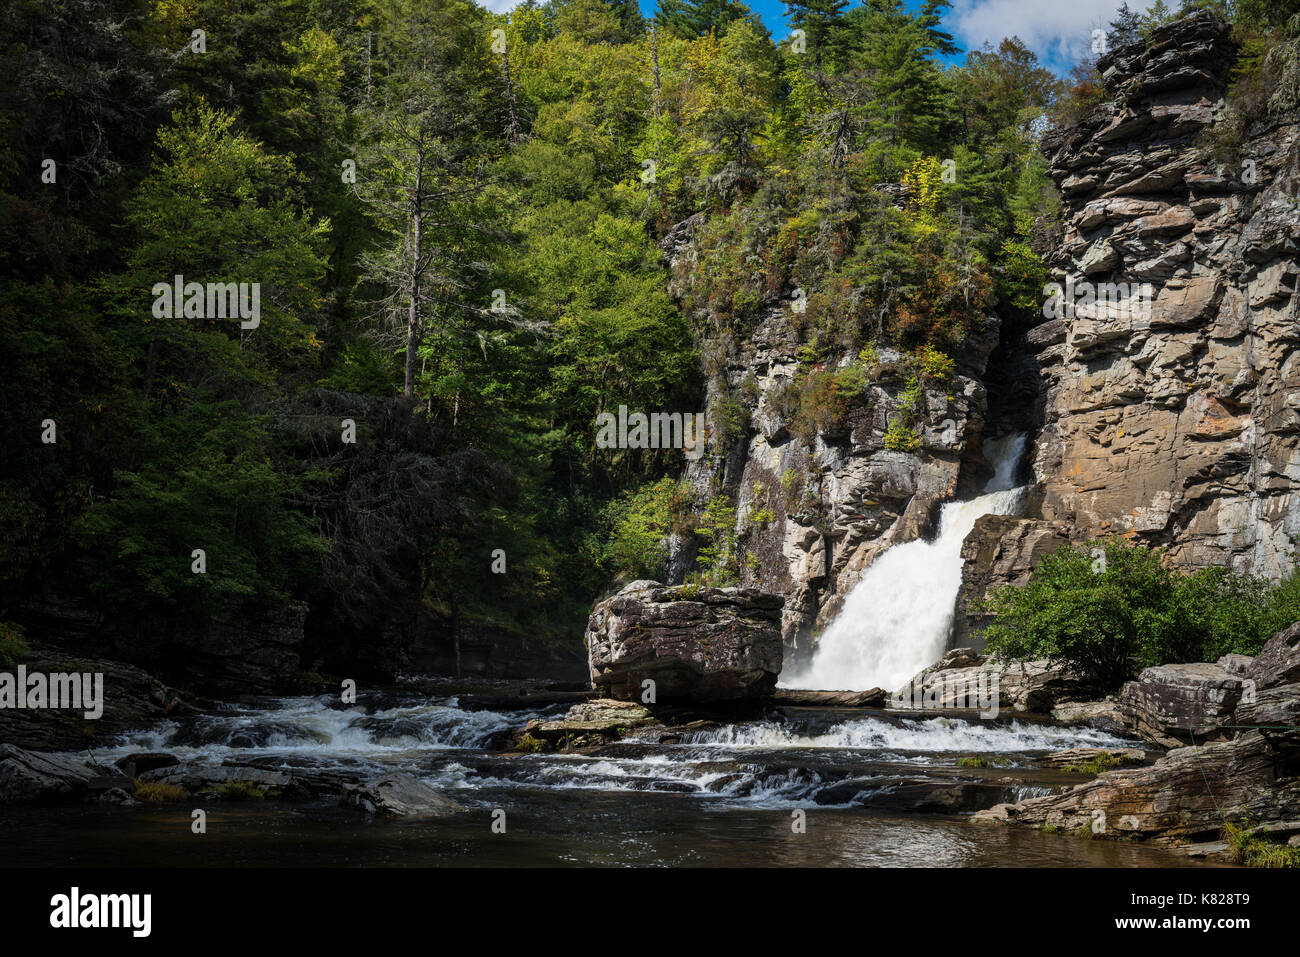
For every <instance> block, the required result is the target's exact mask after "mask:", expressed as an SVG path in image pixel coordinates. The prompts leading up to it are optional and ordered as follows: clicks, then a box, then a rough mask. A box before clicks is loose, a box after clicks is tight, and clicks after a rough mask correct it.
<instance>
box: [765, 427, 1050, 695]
mask: <svg viewBox="0 0 1300 957" xmlns="http://www.w3.org/2000/svg"><path fill="white" fill-rule="evenodd" d="M985 448H986V454H987V455H988V457H989V460H990V462H991V463H992V465H993V467H994V474H993V477H992V478H991V479H990V480H989V481H988V483H987V484H986V485H985V487H984V490H983V492H982V493H981V494H980V495H979V497H978V498H974V499H971V500H970V501H967V502H949V503H947V504H945V505H944V506H943V509H942V511H941V512H940V515H939V531H938V534H937V535H936V536H935V537H934V539H933V540H932V541H925V540H923V539H917V540H915V541H911V542H905V543H903V544H902V545H895V546H894V547H893V548H891V549H889V550H888V551H886V552H885V553H884V554H882V555H881V556H879V557H878V558H877V559H876V560H875V561H874V562H872V563H871V565H870V567H868V568H867V571H866V574H865V575H863V576H862V579H861V580H860V581H859V582H858V583H857V585H855V586H854V587H853V590H852V591H851V592H849V596H848V598H846V599H845V600H844V607H843V608H842V609H841V610H840V613H839V615H838V616H837V617H836V619H835V621H833V622H832V623H831V625H830V627H829V628H827V629H826V631H825V632H824V633H823V634H822V636H821V640H820V641H819V642H818V644H817V649H816V651H815V652H814V655H813V659H812V661H811V662H810V663H809V664H808V666H807V667H806V668H804V669H802V670H800V671H798V672H796V673H793V674H783V675H782V676H781V685H782V686H783V687H787V688H813V689H828V690H832V689H833V690H845V691H865V690H866V689H868V688H876V687H880V688H884V689H885V690H887V691H889V690H893V689H895V688H900V687H902V686H903V684H904V683H905V682H907V681H908V680H910V679H911V678H912V676H913V675H915V674H916V673H917V672H919V671H921V670H922V669H923V668H927V667H929V666H930V665H932V664H934V663H935V662H936V661H938V660H939V659H940V658H941V657H943V654H944V652H945V651H946V650H947V645H948V635H949V632H950V630H951V628H952V617H953V608H954V604H955V602H956V600H957V592H958V590H959V589H960V588H961V567H962V559H961V545H962V541H963V540H964V539H965V538H966V536H967V535H968V534H970V531H971V529H972V528H974V527H975V520H976V519H978V518H979V517H980V516H981V515H1013V514H1016V513H1017V512H1018V511H1019V509H1020V507H1021V503H1022V502H1023V500H1024V497H1025V491H1026V488H1027V486H1022V487H1020V488H1014V487H1013V485H1014V483H1015V475H1016V468H1017V466H1018V465H1019V463H1020V458H1021V456H1022V455H1023V454H1024V450H1025V436H1024V434H1023V433H1017V434H1013V435H1007V436H1004V437H1002V438H1000V439H996V440H994V441H992V442H989V443H988V444H987V445H986V447H985Z"/></svg>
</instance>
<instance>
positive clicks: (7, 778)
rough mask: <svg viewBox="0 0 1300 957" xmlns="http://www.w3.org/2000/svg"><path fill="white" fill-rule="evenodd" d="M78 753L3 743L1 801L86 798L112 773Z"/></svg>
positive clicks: (8, 802) (0, 771)
mask: <svg viewBox="0 0 1300 957" xmlns="http://www.w3.org/2000/svg"><path fill="white" fill-rule="evenodd" d="M109 773H110V771H109V769H107V768H101V767H97V766H96V765H93V764H91V763H89V762H87V761H86V760H85V759H84V758H81V757H79V756H78V755H75V754H40V753H38V752H35V751H24V750H23V749H22V748H19V747H15V746H14V745H12V744H0V804H34V803H38V802H47V801H60V800H70V799H74V798H79V797H84V796H85V794H86V793H87V792H88V790H89V788H90V784H91V782H92V781H94V780H95V779H96V778H99V777H101V776H104V775H107V774H109Z"/></svg>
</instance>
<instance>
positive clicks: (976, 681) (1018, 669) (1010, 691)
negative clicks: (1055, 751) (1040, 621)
mask: <svg viewBox="0 0 1300 957" xmlns="http://www.w3.org/2000/svg"><path fill="white" fill-rule="evenodd" d="M1089 690H1090V689H1089V687H1088V684H1087V682H1085V681H1083V680H1082V679H1080V678H1079V677H1077V676H1076V675H1075V674H1074V673H1073V672H1072V671H1071V669H1070V668H1069V667H1068V666H1067V665H1065V664H1059V663H1055V662H1051V661H1047V660H1046V659H1043V660H1038V661H1018V660H1014V659H1006V660H1004V659H1000V658H994V657H989V656H987V655H983V654H980V653H978V652H976V651H975V650H974V649H973V648H953V649H952V650H950V651H949V652H948V653H947V654H945V655H944V656H943V658H941V659H940V660H939V661H937V662H936V663H935V664H933V665H931V666H930V667H929V668H926V669H925V670H923V671H921V672H920V673H919V674H917V675H916V677H914V678H913V679H912V680H911V681H910V682H908V683H907V684H906V685H904V686H903V687H902V688H900V689H898V690H897V691H894V692H893V693H891V694H890V696H889V700H888V706H889V707H890V708H893V709H895V710H901V711H910V710H920V709H923V708H925V709H940V710H948V709H963V708H975V707H978V708H980V709H984V708H986V707H990V706H995V707H996V708H997V709H999V710H1009V711H1029V712H1037V713H1043V714H1046V713H1048V712H1050V711H1051V710H1052V708H1053V707H1054V706H1055V705H1057V704H1058V703H1060V702H1063V701H1071V700H1076V701H1077V700H1086V699H1087V697H1088V692H1089Z"/></svg>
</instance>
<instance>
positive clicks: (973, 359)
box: [661, 214, 1001, 662]
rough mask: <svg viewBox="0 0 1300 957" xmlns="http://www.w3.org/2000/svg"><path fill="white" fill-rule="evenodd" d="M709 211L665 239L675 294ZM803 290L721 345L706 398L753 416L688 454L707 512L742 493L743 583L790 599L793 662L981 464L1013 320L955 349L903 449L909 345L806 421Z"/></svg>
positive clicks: (889, 352)
mask: <svg viewBox="0 0 1300 957" xmlns="http://www.w3.org/2000/svg"><path fill="white" fill-rule="evenodd" d="M702 223H703V216H702V215H701V214H697V215H696V216H693V217H691V218H690V219H688V220H686V221H684V222H682V223H680V224H678V226H676V227H674V229H673V230H672V231H671V232H670V233H669V235H668V236H667V237H666V238H665V239H664V240H663V242H662V243H661V248H662V249H663V250H664V254H665V257H666V259H667V260H668V262H669V264H670V265H671V267H672V275H673V282H672V284H671V286H670V291H671V292H672V293H673V294H674V295H680V294H681V293H682V292H684V291H685V290H686V289H687V288H688V287H689V286H690V284H691V283H692V282H694V281H695V276H696V274H697V272H698V270H697V269H696V268H695V267H696V264H697V254H696V251H695V248H694V245H693V240H694V234H695V232H696V231H697V230H698V229H699V227H700V225H701V224H702ZM790 292H791V290H785V291H784V293H783V294H782V295H780V296H774V297H773V298H772V299H771V300H770V301H769V302H767V303H765V311H764V312H763V314H762V315H761V317H760V318H758V319H757V320H756V324H755V328H754V329H753V331H752V333H749V334H747V335H745V336H744V337H741V338H739V340H738V341H735V342H732V343H730V344H729V345H728V346H727V347H726V348H725V349H724V348H721V347H720V349H719V352H720V355H719V356H718V357H717V359H716V362H715V363H714V364H715V365H716V366H717V371H716V374H714V375H712V377H711V378H710V380H709V383H708V387H707V393H706V395H705V396H704V398H703V405H702V408H706V409H710V408H713V407H714V406H715V404H716V403H718V402H720V401H723V400H726V401H728V402H732V403H737V402H738V403H740V404H742V405H743V406H744V411H745V418H746V419H747V422H748V424H747V427H746V428H745V429H744V430H743V434H739V435H737V436H735V437H734V439H730V440H728V441H727V443H726V445H725V447H718V446H716V445H711V446H710V449H709V453H710V454H708V455H706V456H704V457H702V458H700V459H699V460H697V461H695V462H693V463H691V464H690V465H688V466H687V468H686V471H685V476H684V478H685V481H686V482H687V483H688V484H689V485H690V486H691V487H692V488H693V489H694V490H695V492H696V502H695V507H696V508H697V509H699V510H702V509H703V505H704V503H705V502H706V501H707V500H708V499H709V498H710V497H711V496H712V495H714V494H716V493H717V492H718V490H719V489H725V490H726V491H727V492H728V493H729V494H732V495H734V498H735V502H736V516H737V517H736V529H735V530H736V534H737V537H738V540H739V541H740V542H741V545H742V547H743V548H744V550H745V552H746V553H747V555H748V556H749V558H750V560H749V561H746V562H743V563H742V568H741V576H742V577H741V582H740V583H741V585H743V586H746V587H753V588H758V589H760V590H762V591H765V592H770V593H773V594H778V595H782V596H784V597H785V598H786V599H787V600H786V603H785V611H784V616H783V619H782V631H783V634H784V636H785V640H786V649H787V654H788V655H791V656H792V657H791V658H790V659H787V660H797V661H800V662H802V661H805V660H806V658H807V656H808V655H810V654H811V652H812V648H813V644H812V636H813V634H814V633H815V632H816V631H817V630H819V628H821V627H824V626H825V625H826V624H828V623H829V622H830V621H831V620H832V619H833V618H834V616H835V614H836V613H837V612H838V610H839V608H840V607H841V604H842V602H843V599H844V597H845V596H846V595H847V594H848V592H849V591H850V590H851V589H852V587H853V585H855V584H856V583H857V581H858V580H859V579H860V578H861V576H862V574H863V572H865V571H866V569H867V567H868V566H869V565H870V564H871V561H872V560H873V559H874V558H875V557H876V556H877V555H878V554H880V553H881V552H882V551H884V550H885V549H886V548H888V547H890V546H891V545H894V544H898V543H902V542H906V541H910V540H912V539H915V538H918V537H921V536H923V535H925V534H927V533H928V532H929V531H930V520H931V516H932V513H933V511H934V507H935V505H936V503H938V502H940V501H943V500H945V499H949V498H952V497H953V496H954V495H955V494H956V492H957V483H958V474H959V472H960V471H961V461H962V459H963V458H965V459H966V460H967V461H969V462H971V463H973V464H974V465H975V466H976V470H978V467H979V466H980V464H981V455H980V451H979V450H980V443H981V437H982V434H983V432H984V416H985V408H986V405H987V398H986V391H985V386H984V383H983V381H981V380H982V377H983V375H984V372H985V368H986V366H987V364H988V360H989V356H990V354H991V353H992V352H993V350H994V348H995V347H996V346H997V344H998V334H999V329H1000V325H1001V323H1000V320H999V319H998V318H997V317H996V316H992V315H990V316H988V317H987V319H986V322H985V325H984V328H983V329H981V330H979V331H978V332H977V333H976V334H973V335H971V336H969V337H968V338H967V341H966V343H965V344H964V346H963V349H962V351H961V353H960V354H959V355H956V356H954V357H953V359H954V361H955V363H956V374H955V376H954V377H953V380H952V381H951V382H950V383H948V384H935V385H929V384H926V385H924V388H923V397H922V402H921V406H922V407H921V410H920V413H919V420H920V421H919V422H918V432H919V440H920V444H919V447H918V448H917V449H916V450H915V451H914V452H901V451H891V450H888V449H886V448H885V432H886V430H887V429H888V428H889V423H890V420H891V419H893V418H895V417H896V416H898V415H899V414H900V410H901V408H902V405H903V403H904V401H905V400H904V396H903V394H904V391H905V389H906V388H907V374H906V370H905V369H904V367H903V358H904V357H903V355H902V354H901V353H900V352H898V351H896V350H893V349H890V348H887V347H883V346H882V347H880V348H879V350H878V355H877V361H876V362H875V363H874V364H872V365H871V366H870V367H864V372H865V375H866V379H867V382H866V388H865V390H864V392H863V394H862V396H861V397H860V398H859V399H857V400H855V402H854V406H855V407H854V408H853V409H851V410H850V411H849V413H848V415H847V416H846V417H845V419H844V420H843V421H842V422H837V423H834V424H831V425H827V426H826V427H824V428H822V429H820V430H819V431H818V432H817V433H816V434H815V435H811V436H810V435H808V434H806V433H801V432H800V430H799V428H798V427H797V424H796V422H794V421H792V410H791V408H790V402H789V389H790V388H791V387H792V385H793V384H794V383H796V382H797V380H798V377H799V375H800V373H801V369H802V367H801V364H800V361H799V352H800V350H801V348H802V347H803V346H805V345H806V344H807V343H806V341H805V340H803V339H801V338H800V333H799V331H798V327H799V317H798V316H797V315H795V314H794V312H793V311H792V310H791V307H790ZM856 358H857V356H855V355H854V354H851V353H844V354H841V355H837V356H835V357H833V359H832V360H831V361H829V362H828V363H826V364H825V365H824V366H818V367H817V368H816V369H815V370H814V371H816V372H822V371H834V370H835V369H836V368H841V367H843V366H844V365H846V364H848V363H850V362H851V361H854V360H855V359H856ZM802 371H804V372H807V370H806V369H803V370H802ZM710 428H711V430H712V431H713V433H714V434H715V436H716V435H717V434H719V433H721V432H723V431H724V430H723V428H722V427H721V426H720V425H719V424H717V423H712V422H711V424H710ZM670 549H671V554H670V559H669V575H668V577H669V581H670V582H671V583H678V582H681V581H683V580H684V576H685V575H686V573H687V572H688V571H689V570H690V568H691V565H692V563H693V561H694V558H695V555H694V552H693V551H691V550H690V548H689V546H688V545H687V544H686V543H685V542H683V541H681V540H674V541H672V542H670Z"/></svg>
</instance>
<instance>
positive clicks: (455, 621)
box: [451, 589, 460, 678]
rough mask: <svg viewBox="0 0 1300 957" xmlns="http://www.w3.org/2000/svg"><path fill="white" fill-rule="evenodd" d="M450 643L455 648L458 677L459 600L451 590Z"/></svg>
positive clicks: (457, 674) (458, 673)
mask: <svg viewBox="0 0 1300 957" xmlns="http://www.w3.org/2000/svg"><path fill="white" fill-rule="evenodd" d="M451 643H452V647H453V648H455V650H456V677H457V678H459V677H460V602H459V601H458V600H457V599H456V591H455V589H452V592H451Z"/></svg>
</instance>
